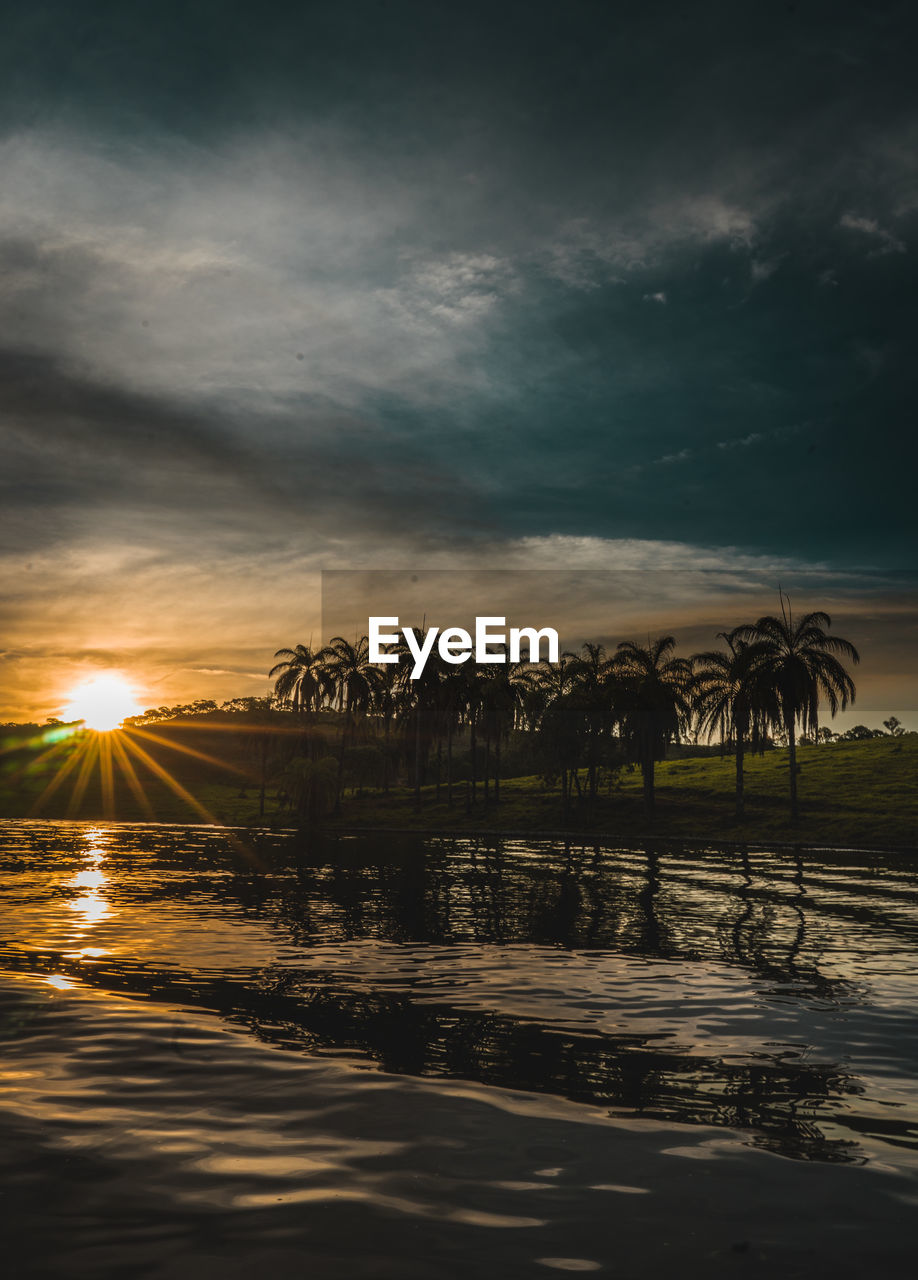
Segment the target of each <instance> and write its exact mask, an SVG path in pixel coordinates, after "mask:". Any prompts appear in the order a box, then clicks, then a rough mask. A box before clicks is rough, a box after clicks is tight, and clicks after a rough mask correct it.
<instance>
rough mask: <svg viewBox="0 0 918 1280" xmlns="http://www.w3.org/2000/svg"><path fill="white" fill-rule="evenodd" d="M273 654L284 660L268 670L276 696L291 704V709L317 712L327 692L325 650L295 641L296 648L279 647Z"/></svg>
mask: <svg viewBox="0 0 918 1280" xmlns="http://www.w3.org/2000/svg"><path fill="white" fill-rule="evenodd" d="M274 656H275V658H282V659H283V661H282V662H278V663H277V664H276V665H275V666H273V667H272V668H271V670H270V671H269V672H268V678H269V679H270V680H273V681H274V693H275V695H276V696H277V697H278V698H279V699H280V700H281V701H282V702H289V703H291V704H292V706H293V710H294V711H318V709H319V707H320V706H321V705H322V703H323V701H324V700H325V698H326V696H327V694H328V693H329V691H330V679H329V673H328V669H327V667H326V665H325V651H324V650H317V649H312V648H310V647H309V646H308V645H305V644H298V645H297V646H296V648H295V649H278V651H277V653H275V655H274Z"/></svg>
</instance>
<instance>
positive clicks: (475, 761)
mask: <svg viewBox="0 0 918 1280" xmlns="http://www.w3.org/2000/svg"><path fill="white" fill-rule="evenodd" d="M471 729H472V806H473V807H474V805H475V787H476V785H477V783H478V735H477V733H476V732H475V713H474V712H472V719H471Z"/></svg>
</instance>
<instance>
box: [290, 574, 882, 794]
mask: <svg viewBox="0 0 918 1280" xmlns="http://www.w3.org/2000/svg"><path fill="white" fill-rule="evenodd" d="M780 604H781V611H780V614H778V615H766V616H763V617H761V618H759V619H758V620H757V621H755V622H749V623H743V624H740V625H739V626H736V627H734V628H733V629H732V630H731V631H725V632H720V633H718V636H717V639H718V640H719V641H720V642H721V643H720V646H719V647H718V648H714V649H711V650H709V651H706V652H702V653H695V654H692V655H688V656H679V655H677V654H676V652H675V650H676V644H675V640H674V639H673V637H672V636H669V635H666V636H661V637H659V638H658V639H656V640H649V641H648V643H647V644H646V645H643V644H638V643H635V642H633V641H624V642H622V643H621V644H619V645H618V646H617V647H616V648H615V649H614V650H612V651H610V650H607V648H606V647H605V646H603V645H601V644H591V643H586V644H584V645H583V646H582V648H581V649H580V651H579V652H577V653H570V652H567V653H564V654H562V655H561V659H560V661H559V662H557V663H551V664H549V663H546V662H543V663H540V664H534V665H530V664H514V663H510V662H506V661H502V662H500V663H495V664H493V665H491V664H473V663H471V662H466V663H464V664H462V665H455V664H450V663H447V662H445V661H444V660H443V659H442V658H441V657H439V655H438V654H437V653H436V651H434V652H433V653H432V654H431V657H430V659H429V661H428V662H427V665H426V667H425V668H424V671H423V674H422V675H421V676H420V678H419V679H417V680H411V679H410V670H411V666H412V664H411V663H410V662H406V661H403V660H400V661H399V662H398V663H387V664H380V665H377V664H373V663H371V662H370V660H369V645H368V641H367V638H366V637H362V638H361V639H359V640H356V641H355V642H354V643H351V642H350V641H348V640H346V639H344V638H343V637H342V636H337V637H335V638H334V639H333V640H332V641H331V642H330V644H328V645H327V646H325V647H323V648H318V649H313V648H310V647H309V646H306V645H297V646H295V647H294V648H290V649H280V650H278V652H277V654H276V655H275V657H276V658H277V659H278V662H277V664H276V666H275V667H274V668H273V669H272V671H271V672H270V677H271V678H272V679H273V680H274V681H275V686H274V687H275V697H276V700H277V701H276V705H280V706H282V707H285V708H287V709H288V710H289V711H290V712H292V713H293V714H294V715H295V716H296V717H297V718H298V723H299V724H300V726H301V728H302V735H303V736H302V740H301V747H300V749H299V750H298V751H297V753H296V754H295V755H294V756H293V758H292V759H291V758H289V757H288V760H287V763H286V766H285V767H284V770H283V776H282V778H281V786H282V790H283V792H284V794H285V795H286V798H287V799H288V801H289V803H290V804H291V805H292V806H293V807H295V808H296V809H297V810H298V811H299V813H300V815H301V816H302V817H303V818H304V819H310V818H315V817H318V816H320V815H321V814H322V813H323V812H324V811H327V809H329V808H334V809H335V810H338V809H339V808H340V804H341V797H342V792H343V788H344V783H345V777H346V773H350V775H351V777H352V780H353V777H354V776H355V774H356V775H357V776H358V777H359V776H360V768H359V759H360V756H361V754H363V755H364V757H365V761H366V762H367V765H368V767H367V768H366V769H365V770H364V773H365V774H366V776H367V777H368V778H369V777H371V776H372V775H373V774H375V777H373V782H374V783H375V785H377V786H379V787H380V788H381V789H382V790H384V791H385V790H388V789H389V787H390V786H391V785H393V784H394V783H395V782H410V783H411V784H413V787H414V792H415V803H416V804H417V805H418V806H420V803H421V788H422V786H424V785H425V784H426V783H429V782H431V781H435V782H436V786H437V791H438V793H439V792H440V789H441V787H442V788H444V789H445V792H446V798H447V801H448V803H450V804H452V803H453V801H454V790H455V783H456V768H455V755H456V746H457V743H458V742H459V741H462V742H463V743H465V742H467V743H468V765H469V769H468V773H469V775H470V776H469V777H468V781H467V783H466V786H465V787H464V788H463V793H464V794H465V795H466V803H468V804H469V805H470V806H475V805H476V804H478V803H482V802H483V803H485V804H489V803H494V804H499V803H500V781H501V776H502V773H503V772H504V769H503V757H504V753H505V751H506V748H507V745H508V743H511V742H513V741H514V740H516V739H517V738H518V736H519V735H520V734H521V733H522V734H524V735H525V736H526V739H527V740H528V741H529V742H530V743H531V746H532V751H533V753H534V758H535V760H536V761H537V763H538V768H539V771H540V772H541V773H542V775H543V776H544V777H546V778H548V779H554V780H556V781H557V783H559V784H560V792H561V800H562V804H563V807H564V810H565V813H568V812H569V811H570V810H571V809H572V807H573V806H575V805H579V806H591V805H592V804H594V803H595V800H596V797H597V794H598V793H599V790H600V787H601V785H602V782H603V778H604V776H609V775H610V773H611V772H613V771H615V770H616V769H618V768H620V767H621V766H622V764H624V763H631V764H632V765H634V766H637V767H639V768H640V770H641V774H642V779H643V794H644V802H645V806H646V809H647V813H648V816H652V814H653V810H654V800H655V793H654V768H655V764H656V763H657V762H658V761H660V760H662V759H664V757H665V755H666V751H667V747H668V746H669V745H670V744H671V743H674V742H679V741H680V740H684V739H685V737H686V736H687V735H694V736H696V737H698V738H702V739H706V740H708V741H715V740H716V741H719V742H720V744H721V745H722V747H723V749H724V750H729V751H731V752H733V753H734V754H735V757H736V813H737V817H738V818H740V819H741V818H742V817H743V814H744V804H745V778H744V757H745V755H746V753H747V752H748V751H756V750H763V749H764V748H765V747H766V746H767V745H771V744H772V743H773V741H774V740H775V739H780V740H781V741H782V742H783V743H785V744H786V746H787V748H788V754H789V777H790V807H791V815H792V817H794V818H796V817H797V816H798V797H797V771H798V770H797V758H796V750H797V744H798V741H800V739H801V735H803V737H804V738H805V739H806V740H807V741H815V740H826V739H825V737H824V727H823V726H821V725H820V723H819V718H820V710H821V707H823V706H825V707H827V708H828V711H829V713H830V715H832V716H834V715H835V714H836V712H837V711H839V710H842V709H844V708H846V707H847V706H848V705H849V704H851V703H853V701H854V698H855V685H854V681H853V679H852V677H851V674H850V672H849V670H848V668H847V666H846V663H850V664H856V663H857V662H858V661H859V656H858V653H857V650H856V649H855V647H854V646H853V645H852V644H851V642H850V641H848V640H845V639H842V638H841V637H840V636H837V635H833V634H831V619H830V618H829V616H828V615H827V614H825V613H822V612H813V613H807V614H805V615H804V616H803V617H801V618H799V619H797V618H795V617H794V616H793V614H792V612H791V609H790V604H789V601H788V600H787V598H786V597H785V596H783V595H782V596H781V598H780ZM415 635H416V637H417V638H418V639H422V632H421V631H420V630H416V631H415ZM407 656H408V655H407V650H406V652H405V653H404V654H400V658H403V657H407ZM893 719H895V718H893ZM332 721H333V723H334V725H335V735H334V737H335V740H334V743H332V740H331V736H330V734H329V725H330V723H332ZM887 723H888V724H889V723H890V722H887ZM898 727H899V726H898V722H897V721H896V722H895V724H894V725H893V727H892V729H891V730H890V731H891V732H893V731H895V729H896V728H898ZM866 732H867V733H868V734H869V733H871V731H869V730H867V731H866ZM371 760H372V763H373V764H375V765H376V766H377V767H376V768H375V769H371V768H369V762H370V761H371ZM355 765H356V766H357V767H356V768H355Z"/></svg>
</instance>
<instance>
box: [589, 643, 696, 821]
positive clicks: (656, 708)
mask: <svg viewBox="0 0 918 1280" xmlns="http://www.w3.org/2000/svg"><path fill="white" fill-rule="evenodd" d="M675 647H676V641H675V639H674V638H673V637H672V636H660V638H659V639H657V640H654V641H653V642H650V641H648V642H647V644H646V646H645V645H640V644H635V643H634V642H633V641H631V640H625V641H623V643H622V644H620V645H619V646H618V649H617V651H616V654H615V657H614V658H613V659H612V664H611V668H610V680H613V681H614V682H615V685H616V688H615V690H614V694H613V697H614V703H615V706H616V708H617V710H616V716H617V719H618V720H619V723H620V724H621V727H622V736H623V737H624V739H625V742H626V744H627V746H628V749H629V751H630V753H631V756H632V759H634V760H636V761H638V762H639V763H640V766H641V775H642V778H643V782H644V805H645V807H646V810H647V816H648V817H652V816H653V811H654V799H655V797H654V765H655V763H656V761H657V760H662V759H663V757H664V756H665V754H666V746H667V743H669V742H670V741H671V740H673V739H678V737H679V735H680V733H681V732H682V730H683V729H684V728H685V727H686V726H687V725H688V723H689V721H690V719H691V714H692V700H691V695H692V683H693V676H692V661H691V659H690V658H674V657H672V656H671V655H672V653H673V650H674V649H675Z"/></svg>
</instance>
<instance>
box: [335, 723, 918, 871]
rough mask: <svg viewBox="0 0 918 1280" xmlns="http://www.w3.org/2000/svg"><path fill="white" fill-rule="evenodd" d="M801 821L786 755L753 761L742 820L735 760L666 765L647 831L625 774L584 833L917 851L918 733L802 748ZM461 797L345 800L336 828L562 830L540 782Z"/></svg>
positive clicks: (518, 782) (553, 801) (635, 779)
mask: <svg viewBox="0 0 918 1280" xmlns="http://www.w3.org/2000/svg"><path fill="white" fill-rule="evenodd" d="M798 765H799V769H800V772H799V775H798V788H799V793H800V804H801V816H800V819H799V820H798V821H797V822H796V823H792V822H791V820H790V814H789V799H788V793H789V778H788V758H787V752H786V751H770V752H768V753H767V754H766V755H763V756H753V757H747V768H746V819H745V821H744V822H743V823H741V824H740V823H737V821H736V818H735V785H736V768H735V762H734V760H733V758H732V757H730V756H728V757H723V758H721V757H705V758H688V759H682V760H672V761H664V762H662V763H661V764H660V765H659V766H658V767H657V797H656V813H655V815H654V819H653V822H652V823H651V822H649V821H648V819H647V817H646V815H645V812H644V806H643V800H642V793H641V776H640V773H639V772H638V771H637V770H634V771H633V772H627V771H626V772H623V773H622V774H621V776H620V781H619V785H618V787H617V788H616V789H615V790H614V791H613V793H612V794H611V795H609V794H608V793H607V792H606V793H605V794H603V795H602V796H601V797H600V798H599V800H598V802H597V805H596V811H595V813H594V814H592V815H591V816H590V817H589V819H588V820H587V819H586V817H585V816H584V817H582V818H581V820H580V822H579V823H578V821H577V817H576V815H575V816H574V817H573V819H572V821H573V823H574V824H575V825H578V826H589V829H590V830H591V831H594V832H597V833H603V834H608V835H614V836H631V837H643V836H647V835H654V836H664V837H665V836H673V837H679V838H685V839H695V840H705V839H710V840H715V839H716V840H724V841H734V840H745V841H750V840H751V841H763V842H764V841H769V840H770V841H776V842H790V843H798V842H799V843H803V844H823V843H824V844H827V845H854V846H863V847H868V848H870V847H872V848H878V847H896V848H898V847H908V848H913V847H916V846H918V785H916V783H918V734H910V735H907V736H906V737H904V738H898V739H895V738H877V739H873V740H871V741H864V742H843V743H833V744H831V745H829V746H822V747H803V748H801V749H800V751H799V752H798ZM463 790H464V789H463V788H457V789H456V794H455V802H454V804H453V806H452V808H450V807H449V806H448V805H447V804H446V803H445V802H444V801H443V800H442V799H441V801H440V802H439V803H437V801H436V797H435V790H434V788H432V787H429V788H425V789H423V793H422V805H421V810H420V812H418V811H417V810H416V809H415V807H414V802H413V794H412V793H411V792H409V791H407V790H402V791H398V792H393V793H391V795H390V796H389V797H382V796H377V795H365V796H363V797H356V796H355V797H352V798H349V799H348V801H347V805H346V808H345V811H344V812H343V814H342V816H341V818H340V820H339V822H338V824H337V825H341V826H347V827H352V828H353V827H405V828H409V829H414V828H417V829H428V830H429V829H443V830H457V831H462V830H489V831H537V830H543V831H547V830H558V829H560V828H561V827H562V826H563V825H564V823H563V815H562V810H561V801H560V797H559V794H558V791H557V790H556V789H553V790H548V789H546V788H545V786H544V784H543V783H542V781H541V779H539V778H513V779H509V780H507V781H505V782H502V783H501V799H500V804H499V805H494V804H493V803H492V804H490V805H488V806H487V807H485V806H484V805H483V804H481V803H479V804H478V805H477V806H476V807H475V808H474V809H473V810H472V811H471V812H467V809H466V805H465V802H464V794H463Z"/></svg>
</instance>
